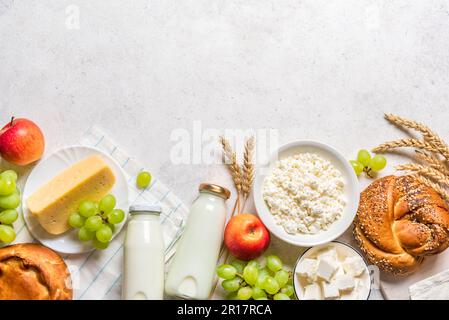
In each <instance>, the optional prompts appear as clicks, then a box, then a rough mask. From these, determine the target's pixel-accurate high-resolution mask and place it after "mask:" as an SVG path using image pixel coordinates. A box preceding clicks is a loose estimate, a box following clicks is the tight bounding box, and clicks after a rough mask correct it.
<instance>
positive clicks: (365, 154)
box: [357, 149, 371, 167]
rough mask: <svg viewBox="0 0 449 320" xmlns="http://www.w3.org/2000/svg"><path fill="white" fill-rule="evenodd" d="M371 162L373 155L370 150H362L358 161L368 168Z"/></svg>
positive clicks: (358, 155)
mask: <svg viewBox="0 0 449 320" xmlns="http://www.w3.org/2000/svg"><path fill="white" fill-rule="evenodd" d="M370 160H371V154H370V153H369V151H368V150H365V149H363V150H360V151H359V153H358V154H357V161H358V162H360V163H361V164H362V165H363V166H364V167H367V166H368V163H369V161H370Z"/></svg>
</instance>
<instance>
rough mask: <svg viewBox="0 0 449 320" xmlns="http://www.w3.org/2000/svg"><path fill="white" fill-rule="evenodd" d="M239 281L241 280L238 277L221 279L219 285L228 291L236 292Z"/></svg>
mask: <svg viewBox="0 0 449 320" xmlns="http://www.w3.org/2000/svg"><path fill="white" fill-rule="evenodd" d="M241 283H242V281H241V280H240V278H234V279H231V280H225V281H223V282H222V283H221V286H222V287H223V289H225V290H226V291H228V292H236V291H237V290H238V289H239V288H240V284H241Z"/></svg>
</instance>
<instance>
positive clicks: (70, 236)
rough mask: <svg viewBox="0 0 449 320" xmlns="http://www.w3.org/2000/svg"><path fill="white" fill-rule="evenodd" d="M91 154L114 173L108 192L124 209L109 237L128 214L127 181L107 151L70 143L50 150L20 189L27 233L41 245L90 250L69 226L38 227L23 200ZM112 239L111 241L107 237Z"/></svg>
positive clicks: (68, 251)
mask: <svg viewBox="0 0 449 320" xmlns="http://www.w3.org/2000/svg"><path fill="white" fill-rule="evenodd" d="M91 155H98V156H100V157H101V158H102V159H103V160H104V161H105V162H106V163H107V164H108V165H109V166H110V168H111V170H112V172H113V173H114V175H115V180H116V181H115V184H114V187H113V188H112V190H111V191H110V192H111V193H112V194H113V195H114V196H115V197H116V199H117V208H120V209H123V211H125V214H126V217H125V220H124V221H123V222H122V223H120V224H118V225H116V226H115V230H114V234H113V237H115V236H116V235H117V234H119V233H120V230H121V229H122V228H123V225H124V224H125V221H126V218H127V216H128V184H127V181H126V177H125V174H124V172H123V170H122V169H121V167H120V165H119V164H118V163H117V162H116V161H115V160H114V159H113V158H112V157H111V156H109V155H108V154H106V153H104V152H103V151H101V150H98V149H96V148H92V147H85V146H72V147H67V148H63V149H60V150H58V151H56V152H54V153H52V154H51V155H50V156H49V157H47V158H46V159H45V160H42V161H41V162H39V164H38V165H37V166H36V167H35V168H34V169H33V171H32V172H31V174H30V176H29V177H28V180H27V182H26V185H25V188H24V190H23V197H22V198H23V201H22V206H23V217H24V220H25V223H26V225H27V228H28V230H29V231H30V233H31V234H32V235H33V236H34V238H36V239H37V240H38V241H39V242H41V243H42V244H43V245H45V246H47V247H49V248H51V249H53V250H55V251H58V252H60V253H64V254H78V253H85V252H89V251H92V250H94V247H93V246H92V244H91V241H89V242H82V241H80V240H79V239H78V235H77V234H78V233H77V229H70V230H69V231H67V232H65V233H63V234H61V235H51V234H49V233H48V232H46V231H45V230H44V228H42V227H41V225H40V224H39V222H38V221H37V219H36V218H35V217H34V216H33V215H32V214H31V212H30V210H29V209H28V207H27V204H26V200H27V199H28V198H29V197H30V196H31V195H32V194H33V193H34V192H35V191H36V190H38V189H39V188H40V187H41V186H42V185H44V184H45V183H46V182H47V181H49V180H51V179H52V178H53V177H55V176H56V175H57V174H58V173H60V172H61V171H63V170H65V169H67V168H68V167H70V166H71V165H73V164H75V163H77V162H78V161H81V160H83V159H85V158H87V157H89V156H91ZM111 241H112V240H111Z"/></svg>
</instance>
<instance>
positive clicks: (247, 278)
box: [217, 255, 296, 300]
mask: <svg viewBox="0 0 449 320" xmlns="http://www.w3.org/2000/svg"><path fill="white" fill-rule="evenodd" d="M265 260H266V264H265V265H264V266H263V265H261V264H260V263H259V262H257V261H255V260H252V261H249V262H244V261H240V260H234V261H232V262H231V263H230V264H223V265H220V266H218V267H217V275H218V277H219V278H220V279H222V280H223V281H222V283H221V286H222V288H223V289H224V290H225V291H226V292H228V297H227V298H228V300H292V299H296V297H295V291H294V289H293V274H292V272H289V271H287V270H285V269H284V264H283V262H282V260H281V259H280V258H279V257H277V256H274V255H271V256H268V257H266V259H265Z"/></svg>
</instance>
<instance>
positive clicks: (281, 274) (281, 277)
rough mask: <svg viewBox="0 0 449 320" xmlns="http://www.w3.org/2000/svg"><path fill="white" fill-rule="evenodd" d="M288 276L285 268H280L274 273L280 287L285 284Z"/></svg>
mask: <svg viewBox="0 0 449 320" xmlns="http://www.w3.org/2000/svg"><path fill="white" fill-rule="evenodd" d="M289 278H290V274H289V273H288V272H287V271H285V270H280V271H278V272H276V274H275V275H274V279H275V280H276V281H277V282H278V283H279V286H280V287H281V288H283V287H285V286H286V285H287V282H288V279H289Z"/></svg>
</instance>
